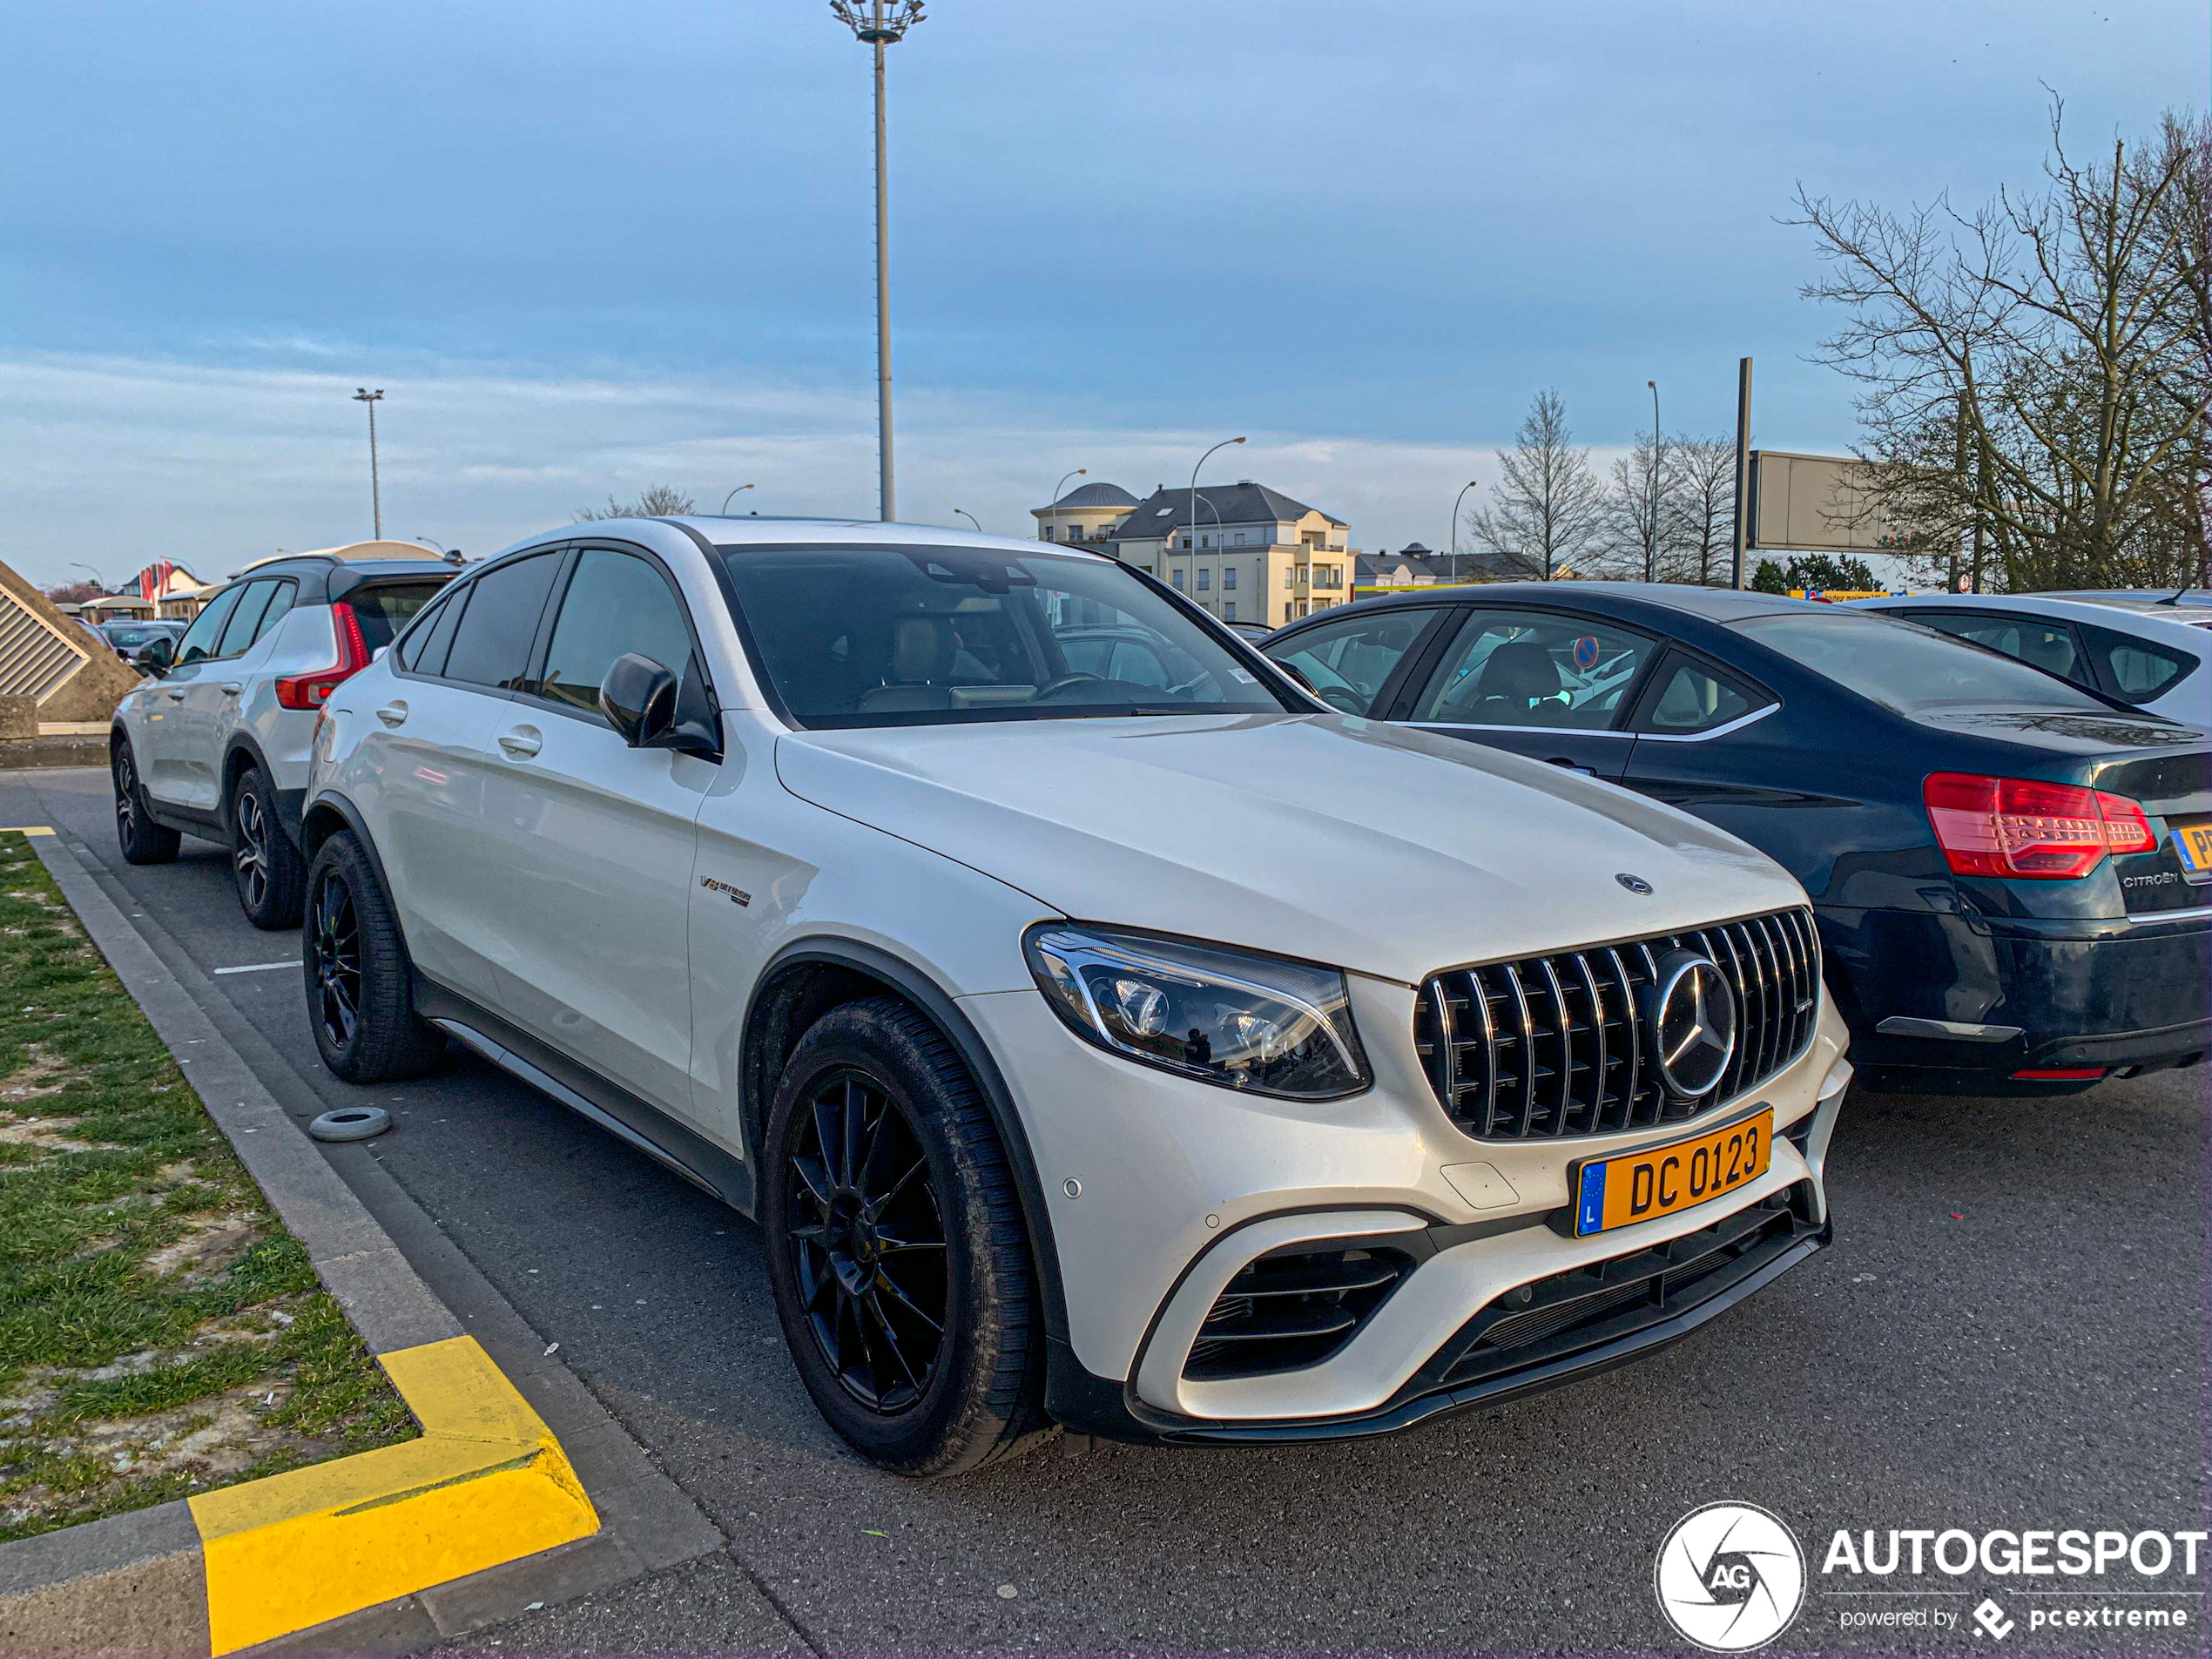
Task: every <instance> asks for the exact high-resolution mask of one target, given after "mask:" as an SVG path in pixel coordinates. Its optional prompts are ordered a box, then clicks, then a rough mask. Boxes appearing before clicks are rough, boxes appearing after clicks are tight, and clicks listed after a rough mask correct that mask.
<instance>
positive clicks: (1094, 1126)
mask: <svg viewBox="0 0 2212 1659" xmlns="http://www.w3.org/2000/svg"><path fill="white" fill-rule="evenodd" d="M1101 630H1109V631H1113V632H1114V634H1115V635H1116V637H1123V638H1130V639H1134V640H1136V641H1137V642H1139V643H1141V644H1143V645H1144V646H1145V648H1146V649H1145V651H1144V659H1145V661H1146V662H1147V663H1148V664H1151V665H1152V666H1153V667H1155V668H1157V670H1158V671H1157V672H1148V673H1146V674H1145V675H1143V677H1141V678H1138V677H1134V676H1133V677H1131V678H1127V679H1110V678H1100V677H1099V676H1097V675H1096V674H1094V673H1086V672H1084V671H1081V670H1080V669H1077V668H1074V667H1071V666H1070V665H1069V660H1068V659H1069V652H1067V651H1063V650H1062V646H1061V644H1060V641H1061V639H1062V637H1063V636H1076V637H1084V638H1091V637H1096V636H1097V635H1098V634H1099V632H1100V631H1101ZM305 842H306V845H307V847H308V848H309V849H310V852H311V854H312V863H311V865H310V868H309V873H308V877H307V889H308V900H307V927H306V935H305V954H306V961H307V970H308V971H307V996H308V1002H309V1009H310V1014H311V1017H312V1022H313V1024H314V1029H315V1034H316V1038H317V1041H318V1042H319V1043H320V1045H321V1049H322V1053H323V1055H324V1058H325V1059H326V1060H327V1062H328V1063H329V1065H330V1067H331V1069H333V1070H334V1071H335V1072H336V1073H337V1074H338V1075H339V1076H342V1077H346V1078H349V1079H352V1080H354V1081H356V1082H378V1081H381V1080H384V1079H388V1078H392V1077H395V1076H405V1075H409V1074H413V1073H416V1072H419V1071H421V1070H422V1069H427V1068H428V1066H430V1065H431V1064H432V1063H433V1062H435V1058H436V1055H437V1054H438V1052H439V1050H440V1049H441V1048H442V1044H443V1042H444V1038H445V1036H446V1035H450V1036H452V1037H455V1038H457V1039H458V1040H459V1041H461V1042H462V1043H464V1044H466V1045H467V1046H468V1047H469V1048H470V1049H474V1050H475V1051H476V1052H477V1053H478V1054H480V1055H484V1056H486V1057H488V1058H489V1059H490V1060H491V1061H492V1062H495V1063H496V1064H498V1065H500V1066H502V1067H504V1068H506V1069H508V1070H509V1071H510V1072H512V1073H513V1074H514V1075H516V1076H519V1077H521V1078H523V1079H525V1080H527V1081H528V1082H531V1083H532V1084H534V1085H536V1087H538V1088H540V1089H544V1090H545V1091H547V1092H548V1093H550V1094H552V1095H553V1096H556V1098H558V1099H560V1100H562V1101H563V1102H564V1103H567V1104H568V1105H570V1107H572V1108H574V1109H576V1110H577V1111H579V1112H581V1113H583V1114H584V1115H585V1116H589V1117H590V1118H591V1119H592V1120H593V1121H594V1122H596V1123H599V1124H600V1125H602V1126H603V1127H604V1128H605V1129H607V1130H610V1132H612V1133H614V1134H616V1135H617V1136H622V1137H623V1138H624V1139H625V1140H627V1141H629V1142H631V1143H633V1144H634V1145H636V1146H637V1147H639V1148H640V1149H642V1150H644V1151H646V1152H648V1153H650V1154H651V1156H652V1157H656V1158H658V1159H660V1160H661V1161H662V1162H664V1163H667V1164H669V1165H671V1166H672V1167H673V1168H674V1169H675V1170H678V1171H679V1172H680V1173H682V1174H683V1175H685V1176H686V1177H689V1178H691V1180H692V1181H694V1182H696V1183H697V1184H698V1185H700V1186H702V1187H704V1188H705V1189H706V1190H709V1191H711V1192H713V1193H716V1194H718V1195H720V1196H721V1197H724V1198H725V1199H726V1200H727V1201H728V1202H729V1203H731V1204H733V1205H735V1206H737V1207H738V1209H740V1210H743V1211H746V1212H748V1213H750V1214H752V1215H755V1216H757V1217H759V1221H760V1224H761V1226H762V1227H763V1229H764V1231H765V1237H766V1248H767V1256H768V1269H769V1272H770V1275H771V1278H772V1288H773V1292H774V1297H775V1300H776V1305H777V1307H778V1309H779V1314H780V1317H781V1319H782V1323H783V1326H784V1332H785V1334H786V1338H787V1339H788V1340H789V1343H790V1345H791V1351H792V1355H793V1357H794V1359H795V1360H796V1363H797V1365H798V1368H799V1373H800V1375H801V1376H802V1378H803V1379H805V1381H806V1386H807V1388H808V1390H809V1391H810V1392H811V1393H812V1394H813V1398H814V1399H815V1401H816V1403H817V1404H818V1405H819V1407H820V1408H821V1410H822V1412H823V1413H824V1415H825V1416H826V1418H827V1419H828V1420H829V1421H830V1422H831V1423H832V1424H833V1425H834V1426H835V1427H836V1428H837V1429H838V1430H839V1431H840V1433H843V1434H844V1435H845V1436H846V1439H847V1440H850V1441H851V1442H852V1443H853V1445H854V1446H855V1447H858V1448H859V1449H860V1451H861V1452H863V1453H866V1454H867V1456H868V1457H870V1458H872V1459H873V1460H876V1461H878V1462H880V1463H881V1464H883V1465H884V1466H886V1467H890V1468H893V1469H896V1470H900V1471H903V1472H906V1473H910V1474H946V1473H951V1472H954V1471H957V1470H961V1469H966V1468H971V1467H974V1466H975V1465H977V1464H979V1463H981V1462H983V1461H985V1460H988V1459H989V1458H991V1457H993V1456H994V1455H996V1454H998V1453H1001V1452H1003V1451H1005V1450H1007V1449H1008V1448H1010V1447H1014V1446H1015V1445H1017V1444H1019V1443H1020V1442H1021V1441H1022V1439H1023V1437H1024V1436H1025V1435H1026V1434H1027V1433H1028V1431H1030V1430H1031V1429H1032V1428H1035V1427H1041V1426H1044V1425H1045V1424H1046V1423H1047V1422H1049V1421H1053V1420H1056V1421H1058V1422H1061V1423H1062V1424H1066V1425H1069V1426H1072V1427H1074V1428H1076V1429H1079V1430H1081V1431H1084V1432H1089V1433H1103V1434H1107V1435H1111V1436H1116V1437H1119V1438H1123V1439H1133V1440H1170V1441H1215V1442H1224V1441H1247V1442H1264V1441H1271V1440H1286V1439H1305V1438H1313V1437H1320V1436H1330V1435H1351V1434H1366V1433H1376V1432H1379V1431H1384V1430H1388V1429H1393V1428H1399V1427H1403V1426H1406V1425H1408V1424H1411V1423H1413V1422H1415V1421H1418V1420H1421V1419H1424V1418H1426V1417H1429V1416H1431V1415H1433V1414H1435V1413H1440V1412H1448V1411H1453V1410H1458V1409H1463V1408H1465V1407H1467V1406H1472V1405H1474V1403H1476V1402H1477V1401H1480V1400H1487V1399H1496V1398H1498V1397H1500V1396H1501V1395H1504V1394H1508V1393H1517V1392H1521V1391H1523V1390H1527V1389H1530V1388H1534V1387H1541V1386H1548V1385H1550V1384H1554V1383H1557V1382H1561V1381H1563V1380H1565V1379H1568V1378H1570V1377H1573V1376H1575V1375H1577V1374H1580V1373H1582V1372H1588V1371H1592V1370H1595V1369H1598V1368H1601V1367H1602V1366H1607V1365H1609V1364H1612V1363H1615V1362H1617V1361H1619V1360H1621V1359H1624V1358H1627V1357H1629V1356H1630V1355H1632V1354H1634V1353H1635V1352H1639V1351H1641V1350H1642V1349H1645V1348H1649V1347H1650V1346H1652V1345H1656V1344H1657V1343H1660V1342H1663V1341H1665V1340H1667V1339H1670V1338H1672V1337H1676V1336H1678V1335H1680V1334H1682V1333H1683V1332H1685V1331H1688V1330H1689V1329H1690V1328H1692V1327H1693V1326H1695V1325H1698V1324H1700V1323H1702V1322H1703V1321H1704V1320H1705V1319H1708V1318H1711V1317H1712V1316H1713V1315H1714V1314H1716V1313H1717V1312H1720V1311H1721V1310H1722V1309H1723V1308H1725V1307H1727V1306H1728V1305H1730V1304H1732V1303H1734V1302H1736V1301H1737V1300H1740V1299H1741V1298H1743V1297H1745V1296H1747V1295H1749V1294H1750V1292H1752V1291H1756V1290H1757V1289H1758V1288H1759V1287H1761V1286H1762V1285H1765V1284H1766V1283H1768V1282H1769V1281H1770V1280H1771V1279H1772V1278H1775V1277H1776V1276H1777V1274H1779V1273H1781V1272H1782V1271H1784V1270H1785V1269H1786V1268H1788V1267H1789V1266H1790V1265H1791V1264H1793V1263H1796V1262H1798V1261H1801V1260H1803V1259H1804V1258H1806V1257H1807V1256H1809V1255H1811V1253H1812V1252H1813V1251H1817V1250H1818V1249H1819V1248H1820V1247H1821V1246H1822V1245H1823V1244H1824V1243H1826V1242H1827V1239H1828V1237H1829V1228H1828V1217H1827V1211H1826V1205H1825V1201H1824V1196H1823V1188H1822V1173H1821V1171H1822V1163H1823V1160H1824V1155H1825V1152H1826V1149H1827V1145H1828V1139H1829V1135H1830V1131H1831V1128H1832V1126H1833V1123H1834V1120H1835V1115H1836V1111H1837V1108H1838V1103H1839V1102H1840V1100H1841V1098H1842V1096H1843V1092H1844V1085H1845V1083H1846V1082H1847V1081H1848V1079H1849V1076H1850V1067H1849V1064H1848V1062H1845V1061H1844V1058H1843V1049H1844V1027H1843V1025H1842V1023H1841V1022H1839V1021H1838V1018H1837V1016H1836V1015H1835V1013H1834V1012H1833V1010H1832V1009H1831V1008H1830V1006H1829V1003H1828V1001H1827V998H1826V997H1825V996H1824V994H1823V991H1822V988H1821V981H1820V964H1819V957H1818V949H1819V948H1818V944H1817V938H1816V935H1815V934H1814V931H1813V928H1812V926H1811V916H1810V913H1809V912H1808V911H1807V910H1806V908H1805V900H1804V894H1803V893H1802V892H1801V891H1800V890H1799V888H1798V887H1797V884H1796V883H1795V882H1794V881H1793V880H1791V878H1790V877H1789V876H1788V875H1786V874H1785V873H1783V871H1781V870H1780V869H1779V868H1777V867H1776V866H1775V865H1774V864H1772V863H1770V862H1769V861H1768V860H1767V859H1766V858H1764V856H1763V855H1761V854H1760V853H1757V852H1754V851H1753V850H1752V849H1751V848H1750V847H1748V846H1744V845H1743V843H1742V842H1740V841H1737V840H1733V839H1732V838H1730V836H1728V835H1726V834H1724V833H1722V832H1720V831H1718V830H1716V829H1714V828H1712V827H1711V826H1708V825H1706V824H1703V823H1701V822H1699V821H1698V820H1697V819H1694V818H1691V817H1689V816H1688V815H1687V814H1685V813H1679V812H1676V811H1675V810H1673V809H1671V808H1669V807H1666V806H1659V805H1656V804H1655V803H1653V802H1650V801H1648V800H1645V799H1642V798H1640V797H1637V796H1635V795H1632V794H1629V792H1626V791H1623V790H1621V789H1617V788H1615V787H1613V786H1610V785H1608V784H1603V783H1599V782H1595V781H1591V780H1588V779H1581V778H1578V777H1575V776H1573V775H1571V774H1569V773H1568V772H1563V771H1561V770H1560V769H1558V768H1556V767H1553V766H1548V765H1542V764H1541V763H1538V762H1534V761H1529V760H1526V759H1521V758H1520V757H1518V756H1515V755H1512V754H1507V753H1502V752H1497V751H1494V750H1489V749H1482V748H1478V747H1474V746H1473V745H1465V744H1457V743H1453V742H1451V741H1450V740H1448V739H1445V738H1432V737H1430V736H1428V735H1426V734H1425V733H1422V732H1408V731H1404V730H1398V729H1393V728H1392V727H1389V726H1386V725H1377V724H1372V723H1370V722H1367V721H1365V720H1360V719H1357V718H1346V717H1345V716H1342V715H1339V714H1337V713H1334V712H1333V711H1328V710H1325V709H1324V708H1322V707H1321V706H1320V705H1318V704H1316V703H1314V702H1313V701H1312V700H1311V699H1310V698H1308V697H1307V696H1306V695H1305V693H1303V692H1302V691H1299V690H1298V688H1297V687H1296V686H1295V685H1292V684H1291V682H1290V681H1289V680H1287V679H1285V678H1283V677H1282V676H1281V674H1280V673H1279V672H1278V671H1277V670H1275V669H1274V668H1273V667H1272V666H1271V664H1269V663H1268V662H1267V660H1266V659H1265V658H1263V657H1261V656H1260V655H1258V653H1257V652H1255V651H1252V650H1251V648H1250V647H1249V646H1248V645H1246V644H1244V643H1243V642H1241V641H1240V640H1238V638H1237V637H1236V636H1235V635H1234V634H1232V633H1231V632H1230V631H1227V630H1225V629H1224V628H1223V627H1222V626H1221V625H1220V624H1218V623H1217V622H1214V621H1212V620H1211V619H1209V618H1208V617H1206V616H1205V615H1204V613H1203V612H1201V611H1200V610H1197V608H1196V607H1194V606H1193V605H1191V604H1190V603H1189V602H1188V601H1186V600H1184V599H1182V598H1181V597H1178V596H1177V595H1175V594H1174V593H1173V592H1171V591H1170V590H1168V589H1167V588H1165V587H1163V585H1161V584H1160V583H1157V582H1156V581H1154V580H1153V579H1152V578H1151V577H1149V576H1145V575H1142V574H1140V573H1138V572H1137V571H1136V570H1132V569H1130V567H1128V566H1126V565H1123V564H1119V563H1116V562H1114V561H1113V560H1111V559H1109V558H1105V557H1102V556H1097V555H1095V554H1091V553H1087V552H1079V551H1075V550H1056V549H1055V550H1043V549H1040V548H1039V547H1038V546H1037V544H1035V543H1028V542H1015V541H1005V540H999V539H995V538H991V537H986V536H972V535H961V534H956V533H953V532H948V531H943V530H937V529H922V528H920V527H916V526H908V525H888V524H887V525H876V524H856V523H819V522H813V521H784V522H777V521H771V520H767V519H757V518H746V519H740V520H727V519H713V518H693V519H681V520H654V521H636V520H633V521H614V522H610V523H602V524H597V525H594V526H592V527H590V529H588V530H587V529H575V528H572V529H568V530H564V531H559V532H556V533H554V534H551V535H550V536H545V537H543V538H542V539H539V540H536V541H532V542H528V543H523V544H521V545H520V546H518V547H516V548H515V549H512V550H509V552H508V553H506V554H504V555H502V556H500V557H499V558H498V559H496V561H494V562H492V563H489V564H487V565H486V566H484V567H483V568H482V569H480V570H475V571H474V572H473V573H471V574H470V575H469V576H468V577H466V578H464V579H463V580H462V581H461V582H459V583H455V586H454V587H453V588H452V589H451V590H448V592H447V593H446V594H445V595H444V596H443V597H442V598H441V599H440V600H439V601H438V602H437V603H436V604H434V605H433V606H432V607H431V608H430V609H429V610H427V611H425V612H424V614H423V615H421V617H417V618H416V619H415V624H414V625H413V626H412V627H411V628H410V629H409V630H408V632H407V633H406V634H405V635H403V636H402V637H401V639H400V641H399V643H398V644H397V645H396V646H395V648H394V649H393V650H392V651H389V652H388V653H387V654H386V655H385V656H384V658H382V659H381V661H380V662H379V663H377V664H375V665H374V666H373V667H371V668H369V669H368V670H366V671H363V672H362V673H361V674H359V675H357V676H355V677H354V678H352V679H350V680H348V681H347V682H346V684H345V685H343V686H342V687H341V688H340V690H339V691H338V692H337V693H336V694H335V695H334V696H333V697H332V698H331V700H330V703H329V705H328V706H327V710H326V711H325V714H324V718H323V720H322V721H321V723H320V725H319V727H318V732H317V737H316V746H315V760H314V779H313V783H312V785H311V786H310V789H309V794H308V799H307V814H306V826H305Z"/></svg>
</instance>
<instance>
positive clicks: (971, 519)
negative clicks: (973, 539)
mask: <svg viewBox="0 0 2212 1659" xmlns="http://www.w3.org/2000/svg"><path fill="white" fill-rule="evenodd" d="M953 516H954V518H964V519H966V520H967V521H968V523H971V524H975V515H974V514H973V513H971V512H969V511H968V509H966V508H964V507H955V508H954V509H953ZM975 533H976V534H977V535H978V536H981V535H982V534H983V527H982V526H981V524H975Z"/></svg>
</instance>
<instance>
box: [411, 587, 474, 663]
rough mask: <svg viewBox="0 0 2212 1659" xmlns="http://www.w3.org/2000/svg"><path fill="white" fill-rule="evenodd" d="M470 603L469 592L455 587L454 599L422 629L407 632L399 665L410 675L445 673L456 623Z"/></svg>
mask: <svg viewBox="0 0 2212 1659" xmlns="http://www.w3.org/2000/svg"><path fill="white" fill-rule="evenodd" d="M468 603H469V590H467V589H466V588H456V589H455V590H454V592H453V596H452V597H450V598H449V599H448V600H447V601H446V602H445V604H442V605H440V606H439V607H438V609H437V610H436V611H435V613H434V614H433V615H432V617H430V620H429V621H428V622H427V623H425V624H423V625H422V626H421V627H419V628H416V629H415V630H414V631H412V632H410V633H409V634H408V637H407V639H406V641H405V642H404V643H403V644H401V646H400V666H401V668H403V669H405V670H407V671H408V673H410V674H442V673H443V672H445V666H446V651H448V648H450V647H451V645H452V644H453V631H454V627H455V624H457V623H459V622H460V620H461V608H462V606H463V605H465V604H468Z"/></svg>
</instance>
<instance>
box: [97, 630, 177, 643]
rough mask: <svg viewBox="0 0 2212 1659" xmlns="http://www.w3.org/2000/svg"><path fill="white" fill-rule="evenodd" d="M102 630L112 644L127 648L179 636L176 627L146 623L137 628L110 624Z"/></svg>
mask: <svg viewBox="0 0 2212 1659" xmlns="http://www.w3.org/2000/svg"><path fill="white" fill-rule="evenodd" d="M101 632H102V633H104V634H105V635H106V636H107V637H108V639H109V641H110V642H111V644H117V645H121V646H124V647H126V648H129V647H135V646H138V645H143V644H146V643H147V642H148V641H149V640H154V639H174V638H175V637H177V631H176V630H175V629H174V628H151V627H148V626H146V625H145V624H139V625H138V626H137V627H135V628H125V627H118V626H116V625H114V624H110V625H109V626H108V627H105V628H103V629H102V630H101Z"/></svg>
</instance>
